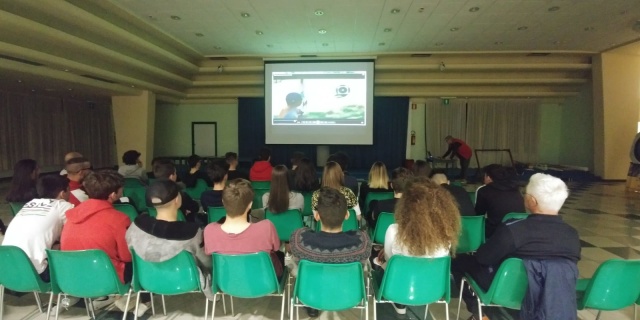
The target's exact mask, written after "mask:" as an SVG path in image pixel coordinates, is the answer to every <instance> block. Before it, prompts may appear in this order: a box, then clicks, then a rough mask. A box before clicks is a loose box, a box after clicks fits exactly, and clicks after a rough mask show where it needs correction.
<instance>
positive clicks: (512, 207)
mask: <svg viewBox="0 0 640 320" xmlns="http://www.w3.org/2000/svg"><path fill="white" fill-rule="evenodd" d="M475 209H476V214H477V215H485V214H486V215H487V222H486V236H487V237H491V235H492V234H493V232H494V231H495V229H496V228H497V227H498V225H500V223H502V218H504V216H505V215H506V214H507V213H510V212H526V211H525V208H524V197H523V196H522V194H521V193H520V190H519V188H518V185H517V183H515V182H512V181H494V182H491V183H489V184H487V185H485V186H483V187H480V188H478V194H477V196H476V207H475Z"/></svg>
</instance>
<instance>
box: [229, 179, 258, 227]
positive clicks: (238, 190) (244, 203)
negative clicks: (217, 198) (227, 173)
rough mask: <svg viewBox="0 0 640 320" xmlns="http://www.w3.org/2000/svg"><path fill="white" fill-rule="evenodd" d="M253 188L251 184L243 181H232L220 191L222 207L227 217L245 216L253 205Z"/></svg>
mask: <svg viewBox="0 0 640 320" xmlns="http://www.w3.org/2000/svg"><path fill="white" fill-rule="evenodd" d="M253 196H254V193H253V188H251V182H249V181H247V180H245V179H234V180H231V182H229V185H228V186H227V187H226V188H224V191H222V205H223V206H224V209H225V210H226V211H227V216H229V217H232V218H234V217H239V216H242V215H245V214H247V213H248V212H249V209H251V203H253Z"/></svg>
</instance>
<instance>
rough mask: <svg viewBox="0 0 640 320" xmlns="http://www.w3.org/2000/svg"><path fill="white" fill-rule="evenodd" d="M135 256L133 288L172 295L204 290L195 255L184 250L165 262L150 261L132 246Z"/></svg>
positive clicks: (132, 254) (132, 252)
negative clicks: (143, 257) (141, 256)
mask: <svg viewBox="0 0 640 320" xmlns="http://www.w3.org/2000/svg"><path fill="white" fill-rule="evenodd" d="M130 250H131V256H132V257H133V278H134V281H133V288H134V290H136V291H140V290H146V291H149V292H151V293H156V294H162V295H172V294H181V293H187V292H192V291H200V290H202V288H201V286H200V274H199V273H198V267H197V266H196V262H195V260H194V259H193V255H191V253H189V252H187V251H182V252H180V253H179V254H178V255H176V256H175V257H173V258H171V259H169V260H167V261H163V262H149V261H145V260H144V259H142V258H140V256H139V255H138V254H137V253H136V252H135V250H133V248H130Z"/></svg>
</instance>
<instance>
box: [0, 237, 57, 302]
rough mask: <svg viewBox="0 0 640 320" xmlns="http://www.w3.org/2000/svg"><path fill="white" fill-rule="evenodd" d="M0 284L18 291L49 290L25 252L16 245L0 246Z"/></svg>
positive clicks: (48, 285)
mask: <svg viewBox="0 0 640 320" xmlns="http://www.w3.org/2000/svg"><path fill="white" fill-rule="evenodd" d="M0 285H2V286H4V287H6V288H7V289H10V290H13V291H18V292H30V291H39V292H47V291H49V290H51V285H50V284H48V283H45V282H44V281H42V280H41V279H40V276H39V275H38V272H37V271H36V269H35V268H34V267H33V264H32V263H31V260H29V257H27V254H25V253H24V251H22V249H20V248H19V247H16V246H0ZM0 303H1V302H0Z"/></svg>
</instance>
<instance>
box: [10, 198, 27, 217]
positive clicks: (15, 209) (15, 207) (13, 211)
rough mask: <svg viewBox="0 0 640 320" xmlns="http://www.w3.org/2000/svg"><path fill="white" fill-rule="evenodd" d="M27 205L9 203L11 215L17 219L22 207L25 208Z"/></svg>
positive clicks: (23, 203)
mask: <svg viewBox="0 0 640 320" xmlns="http://www.w3.org/2000/svg"><path fill="white" fill-rule="evenodd" d="M25 204H26V202H9V208H11V215H12V216H14V217H15V216H16V214H18V212H19V211H20V210H22V207H24V205H25Z"/></svg>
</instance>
